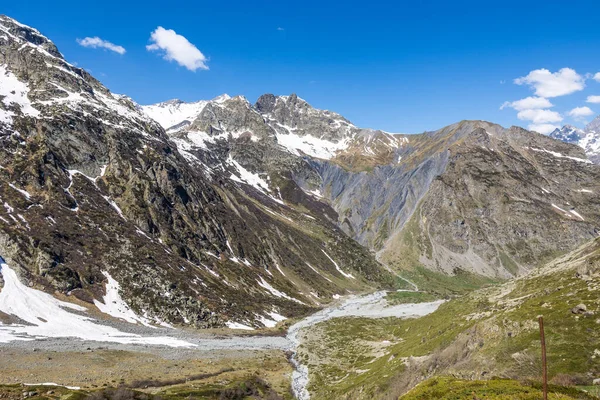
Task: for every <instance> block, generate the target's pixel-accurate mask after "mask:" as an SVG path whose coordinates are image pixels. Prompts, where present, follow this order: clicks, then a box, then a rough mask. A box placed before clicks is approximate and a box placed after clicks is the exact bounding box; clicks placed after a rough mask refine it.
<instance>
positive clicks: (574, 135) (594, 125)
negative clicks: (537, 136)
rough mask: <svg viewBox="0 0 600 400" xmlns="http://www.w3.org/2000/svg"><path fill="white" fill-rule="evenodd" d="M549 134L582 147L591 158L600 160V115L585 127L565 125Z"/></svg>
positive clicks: (595, 160)
mask: <svg viewBox="0 0 600 400" xmlns="http://www.w3.org/2000/svg"><path fill="white" fill-rule="evenodd" d="M549 136H550V137H551V138H554V139H558V140H562V141H563V142H567V143H574V144H576V145H578V146H579V147H582V148H583V149H584V150H585V153H586V154H587V156H588V157H589V158H590V160H592V161H594V162H595V163H598V162H600V116H598V117H596V118H595V119H594V120H593V121H592V122H590V123H589V124H588V125H587V126H586V127H585V128H584V129H580V128H576V127H574V126H571V125H565V126H563V127H562V128H560V129H556V130H554V132H552V133H551V134H550V135H549Z"/></svg>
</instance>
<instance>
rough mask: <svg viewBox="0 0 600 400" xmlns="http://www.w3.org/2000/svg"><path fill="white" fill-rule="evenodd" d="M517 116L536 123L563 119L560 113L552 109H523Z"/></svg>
mask: <svg viewBox="0 0 600 400" xmlns="http://www.w3.org/2000/svg"><path fill="white" fill-rule="evenodd" d="M517 118H519V119H520V120H523V121H531V122H533V123H534V124H536V125H539V124H546V123H549V122H560V121H562V120H563V117H562V116H561V115H560V114H559V113H557V112H556V111H551V110H522V111H519V113H518V114H517Z"/></svg>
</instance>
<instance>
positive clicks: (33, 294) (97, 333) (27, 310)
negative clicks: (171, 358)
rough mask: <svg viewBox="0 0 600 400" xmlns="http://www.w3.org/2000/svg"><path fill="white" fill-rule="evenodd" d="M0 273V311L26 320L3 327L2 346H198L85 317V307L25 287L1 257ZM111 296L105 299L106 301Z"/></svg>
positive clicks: (112, 307) (0, 333) (112, 308)
mask: <svg viewBox="0 0 600 400" xmlns="http://www.w3.org/2000/svg"><path fill="white" fill-rule="evenodd" d="M0 273H1V274H2V278H3V279H4V287H3V288H2V290H1V291H0V311H2V312H3V313H5V314H8V315H13V316H15V317H17V318H19V319H21V320H23V321H24V324H11V325H3V324H0V343H7V342H11V341H14V340H33V339H42V338H49V337H55V338H58V337H74V338H78V339H82V340H90V341H97V342H115V343H124V344H149V345H163V346H170V347H192V346H195V345H194V344H192V343H189V342H186V341H183V340H179V339H175V338H171V337H167V336H164V337H145V336H141V335H136V334H132V333H126V332H121V331H119V330H118V329H116V328H113V327H110V326H107V325H101V324H100V323H99V322H98V321H95V320H93V319H92V318H90V317H87V316H85V314H83V313H85V312H86V311H88V310H87V309H86V308H85V307H82V306H79V305H76V304H73V303H68V302H65V301H60V300H58V299H56V298H54V297H53V296H51V295H49V294H48V293H44V292H42V291H40V290H36V289H32V288H30V287H27V286H25V285H23V284H22V283H21V282H20V281H19V278H18V277H17V274H16V272H15V271H14V270H12V269H11V268H10V267H9V266H8V265H7V264H6V263H5V262H4V260H3V259H2V258H0ZM107 297H108V298H109V299H113V298H114V292H113V289H110V290H109V293H107ZM107 297H105V301H106V298H107ZM111 301H112V300H111ZM121 301H122V300H121ZM108 307H110V311H111V312H113V313H115V314H116V315H119V317H123V316H124V315H127V317H128V318H130V315H129V314H128V313H127V311H125V310H121V309H117V308H116V307H115V305H114V304H111V305H110V306H108ZM117 307H118V305H117ZM73 311H76V312H79V313H75V312H73ZM129 311H131V310H129Z"/></svg>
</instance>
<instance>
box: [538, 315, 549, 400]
mask: <svg viewBox="0 0 600 400" xmlns="http://www.w3.org/2000/svg"><path fill="white" fill-rule="evenodd" d="M538 321H539V323H540V339H541V341H542V374H543V379H544V400H548V366H547V364H546V336H545V335H544V318H543V317H539V319H538Z"/></svg>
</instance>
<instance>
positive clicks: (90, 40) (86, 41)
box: [77, 36, 125, 55]
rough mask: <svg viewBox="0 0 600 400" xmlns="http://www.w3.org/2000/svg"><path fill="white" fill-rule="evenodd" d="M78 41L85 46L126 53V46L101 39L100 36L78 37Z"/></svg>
mask: <svg viewBox="0 0 600 400" xmlns="http://www.w3.org/2000/svg"><path fill="white" fill-rule="evenodd" d="M77 43H79V45H81V46H83V47H91V48H92V49H97V48H101V49H106V50H110V51H114V52H115V53H119V54H121V55H122V54H125V47H123V46H118V45H116V44H114V43H111V42H109V41H108V40H104V39H100V38H99V37H98V36H94V37H86V38H83V39H77Z"/></svg>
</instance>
